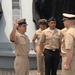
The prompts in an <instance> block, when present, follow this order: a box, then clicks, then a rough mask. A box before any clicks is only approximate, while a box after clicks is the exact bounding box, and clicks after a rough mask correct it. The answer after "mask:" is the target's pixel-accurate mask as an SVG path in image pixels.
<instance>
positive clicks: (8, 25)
mask: <svg viewBox="0 0 75 75" xmlns="http://www.w3.org/2000/svg"><path fill="white" fill-rule="evenodd" d="M0 1H1V4H2V8H3V16H2V18H1V19H0V43H1V42H2V43H5V42H10V41H9V35H10V33H11V31H12V28H13V25H12V0H0ZM21 8H22V18H26V21H27V23H28V26H27V32H26V34H27V35H28V37H29V39H30V42H31V41H32V36H33V34H34V31H35V25H34V22H33V20H32V0H21Z"/></svg>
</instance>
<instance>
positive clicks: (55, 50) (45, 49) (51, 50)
mask: <svg viewBox="0 0 75 75" xmlns="http://www.w3.org/2000/svg"><path fill="white" fill-rule="evenodd" d="M45 50H49V51H56V50H59V49H46V48H45Z"/></svg>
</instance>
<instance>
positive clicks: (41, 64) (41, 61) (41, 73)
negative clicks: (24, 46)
mask: <svg viewBox="0 0 75 75" xmlns="http://www.w3.org/2000/svg"><path fill="white" fill-rule="evenodd" d="M36 49H37V69H38V75H44V74H45V63H44V58H42V57H41V51H40V48H39V46H38V47H37V48H36Z"/></svg>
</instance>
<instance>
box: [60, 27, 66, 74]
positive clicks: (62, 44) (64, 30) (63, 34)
mask: <svg viewBox="0 0 75 75" xmlns="http://www.w3.org/2000/svg"><path fill="white" fill-rule="evenodd" d="M66 31H67V28H63V29H62V30H61V33H62V39H61V57H62V61H64V58H65V56H66V52H67V51H66V50H65V38H64V36H65V34H66ZM63 64H64V63H63V62H62V75H64V74H63V73H64V68H63Z"/></svg>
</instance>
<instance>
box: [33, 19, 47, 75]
mask: <svg viewBox="0 0 75 75" xmlns="http://www.w3.org/2000/svg"><path fill="white" fill-rule="evenodd" d="M38 24H39V29H38V30H36V31H35V33H34V36H33V39H32V43H33V47H34V51H35V52H36V54H37V69H38V75H43V73H44V69H45V68H44V62H43V58H42V57H41V54H40V53H41V52H40V47H39V43H40V42H39V39H40V35H41V33H42V31H43V30H44V29H46V25H47V20H46V19H40V20H39V21H38ZM35 40H37V46H36V45H35V44H36V43H35Z"/></svg>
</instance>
